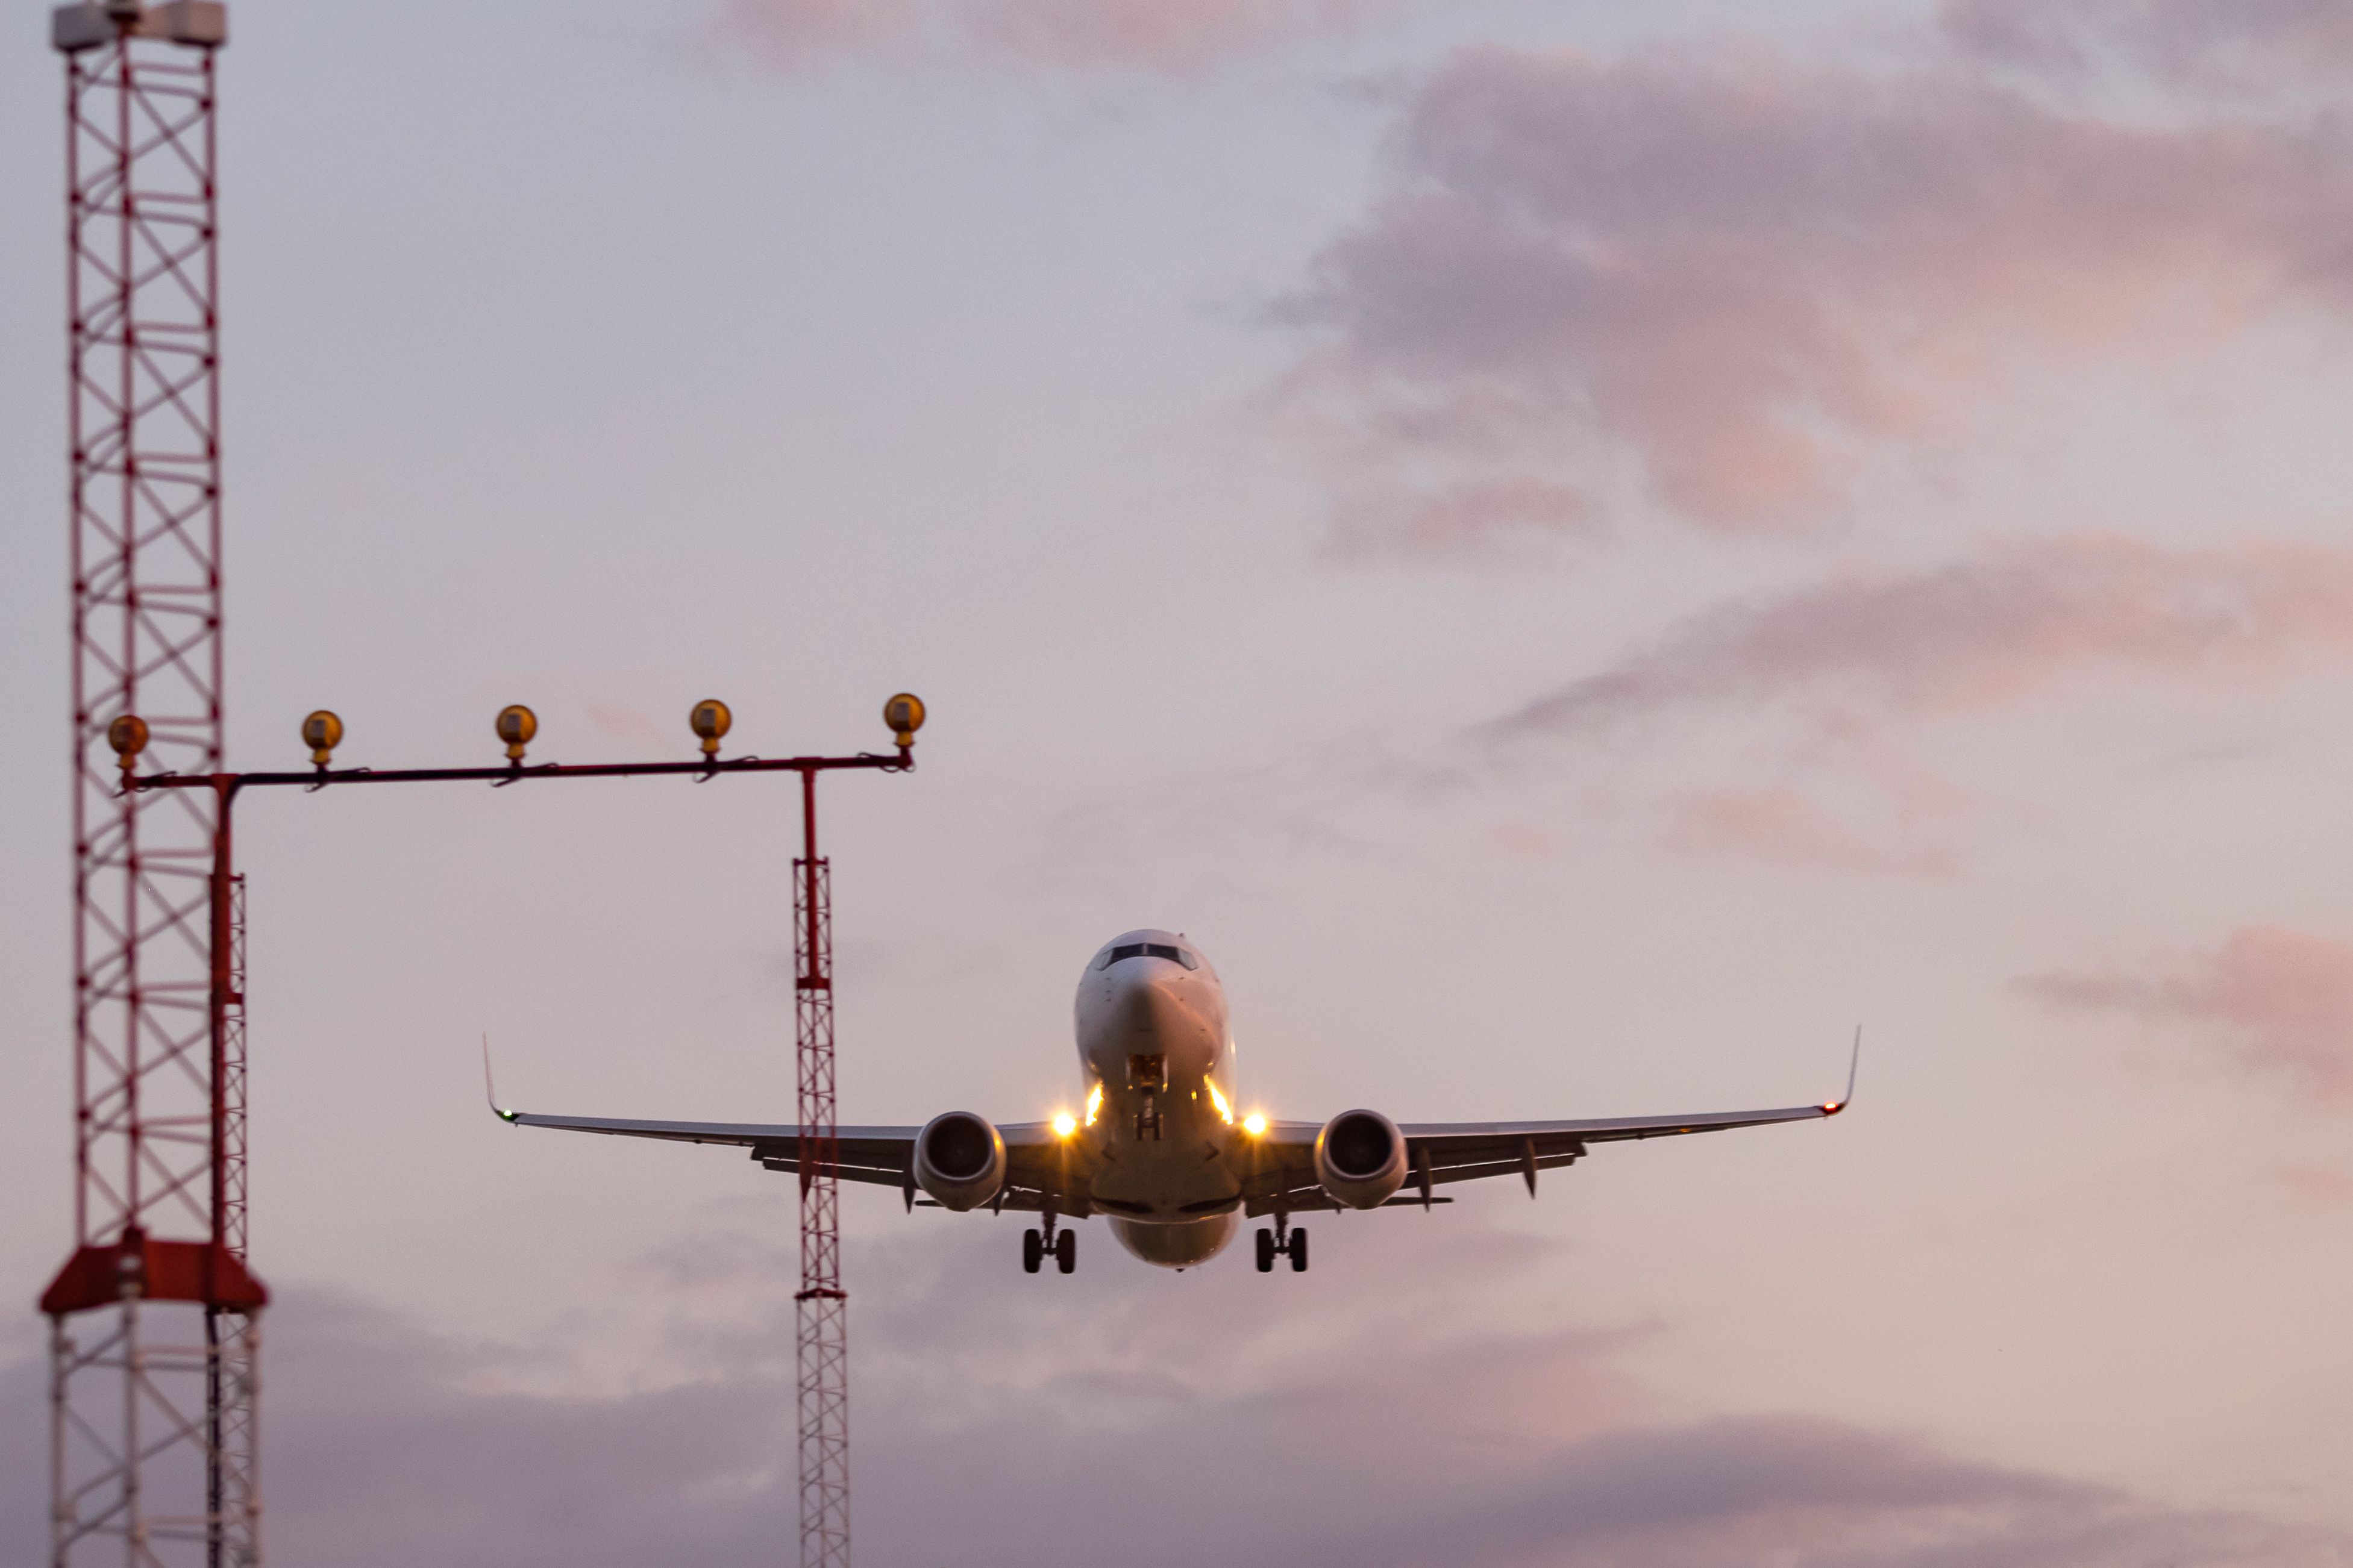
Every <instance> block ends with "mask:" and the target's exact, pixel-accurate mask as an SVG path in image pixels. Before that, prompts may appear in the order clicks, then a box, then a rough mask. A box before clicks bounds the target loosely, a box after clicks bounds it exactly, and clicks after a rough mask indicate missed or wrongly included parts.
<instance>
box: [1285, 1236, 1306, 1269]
mask: <svg viewBox="0 0 2353 1568" xmlns="http://www.w3.org/2000/svg"><path fill="white" fill-rule="evenodd" d="M1289 1250H1290V1253H1291V1271H1292V1272H1293V1274H1304V1273H1306V1272H1307V1232H1306V1231H1305V1230H1303V1229H1302V1230H1294V1231H1293V1232H1292V1233H1291V1247H1290V1248H1289Z"/></svg>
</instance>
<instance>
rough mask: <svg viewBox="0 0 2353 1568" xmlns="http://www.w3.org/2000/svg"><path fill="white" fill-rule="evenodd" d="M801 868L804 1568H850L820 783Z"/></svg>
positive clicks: (826, 867) (805, 799) (829, 941)
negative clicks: (819, 843) (820, 852)
mask: <svg viewBox="0 0 2353 1568" xmlns="http://www.w3.org/2000/svg"><path fill="white" fill-rule="evenodd" d="M801 811H802V816H801V831H802V837H801V843H802V845H803V847H804V848H805V850H806V853H805V854H804V856H803V858H800V859H798V860H796V861H794V862H793V948H794V954H793V956H794V958H795V960H796V963H794V966H793V967H794V972H795V977H796V978H795V988H794V998H795V1006H794V1013H795V1022H796V1024H797V1031H796V1033H797V1037H798V1039H797V1047H798V1048H797V1051H796V1053H795V1056H796V1059H797V1063H798V1069H799V1070H798V1074H797V1077H798V1079H799V1090H800V1094H799V1099H800V1104H799V1107H798V1110H799V1119H800V1128H801V1157H800V1191H801V1289H800V1294H799V1295H798V1296H797V1298H795V1309H796V1315H797V1320H798V1321H797V1330H798V1334H797V1354H796V1364H797V1372H798V1377H797V1382H798V1388H799V1401H798V1403H799V1426H800V1476H801V1568H849V1293H848V1292H847V1291H845V1290H843V1289H842V1288H841V1184H840V1179H839V1174H838V1170H839V1159H838V1157H839V1145H838V1144H837V1142H836V1138H835V1126H836V1122H835V1111H834V1073H833V868H832V866H831V865H830V864H829V863H828V862H827V861H826V860H824V859H822V858H819V857H818V852H817V775H816V774H815V773H803V774H802V775H801Z"/></svg>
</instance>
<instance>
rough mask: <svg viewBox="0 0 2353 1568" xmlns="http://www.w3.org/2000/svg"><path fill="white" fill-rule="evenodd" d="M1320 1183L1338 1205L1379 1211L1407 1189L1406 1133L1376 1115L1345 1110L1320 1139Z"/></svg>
mask: <svg viewBox="0 0 2353 1568" xmlns="http://www.w3.org/2000/svg"><path fill="white" fill-rule="evenodd" d="M1315 1179H1316V1180H1317V1181H1318V1182H1321V1183H1322V1184H1324V1191H1325V1192H1326V1193H1328V1194H1331V1197H1332V1201H1333V1202H1335V1203H1336V1204H1340V1205H1343V1206H1345V1207H1347V1208H1352V1209H1373V1208H1378V1207H1380V1206H1381V1205H1383V1204H1385V1203H1387V1202H1388V1201H1389V1199H1390V1198H1392V1197H1394V1196H1395V1195H1396V1194H1397V1190H1398V1188H1399V1187H1401V1186H1403V1185H1405V1134H1404V1133H1402V1132H1399V1131H1398V1128H1397V1123H1396V1122H1394V1121H1390V1120H1389V1119H1388V1117H1386V1116H1383V1115H1382V1114H1381V1113H1380V1112H1379V1111H1377V1110H1344V1111H1342V1112H1340V1114H1339V1115H1337V1116H1335V1117H1334V1118H1332V1120H1331V1121H1327V1122H1325V1123H1324V1131H1321V1132H1318V1133H1317V1134H1315Z"/></svg>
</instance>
